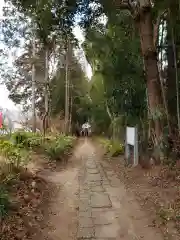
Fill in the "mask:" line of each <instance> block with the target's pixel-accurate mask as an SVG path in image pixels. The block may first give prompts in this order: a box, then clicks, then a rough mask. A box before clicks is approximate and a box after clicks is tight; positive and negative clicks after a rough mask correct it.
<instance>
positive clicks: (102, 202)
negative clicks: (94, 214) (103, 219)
mask: <svg viewBox="0 0 180 240" xmlns="http://www.w3.org/2000/svg"><path fill="white" fill-rule="evenodd" d="M91 207H92V208H107V207H109V208H110V207H112V203H111V201H110V199H109V195H108V194H106V193H92V195H91Z"/></svg>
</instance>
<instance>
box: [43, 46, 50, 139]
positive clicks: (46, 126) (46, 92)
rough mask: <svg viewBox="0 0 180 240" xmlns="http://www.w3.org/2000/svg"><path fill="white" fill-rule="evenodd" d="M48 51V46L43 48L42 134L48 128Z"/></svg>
mask: <svg viewBox="0 0 180 240" xmlns="http://www.w3.org/2000/svg"><path fill="white" fill-rule="evenodd" d="M48 86H49V49H48V46H46V48H45V79H44V108H45V114H44V124H43V130H44V134H45V132H46V130H47V128H48V124H49V122H48V117H49V89H48Z"/></svg>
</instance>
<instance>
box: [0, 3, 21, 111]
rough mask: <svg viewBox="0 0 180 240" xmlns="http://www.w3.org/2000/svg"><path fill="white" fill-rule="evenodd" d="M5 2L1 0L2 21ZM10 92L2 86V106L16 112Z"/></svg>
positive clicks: (0, 91)
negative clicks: (9, 95) (9, 96)
mask: <svg viewBox="0 0 180 240" xmlns="http://www.w3.org/2000/svg"><path fill="white" fill-rule="evenodd" d="M3 4H4V0H0V21H1V17H2V7H3ZM8 94H9V93H8V90H7V89H6V87H5V86H4V85H0V106H1V107H3V108H7V109H9V110H16V109H17V107H16V106H15V104H14V103H13V102H12V101H11V100H10V99H9V98H8Z"/></svg>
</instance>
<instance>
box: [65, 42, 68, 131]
mask: <svg viewBox="0 0 180 240" xmlns="http://www.w3.org/2000/svg"><path fill="white" fill-rule="evenodd" d="M66 44H67V46H66V67H65V72H66V73H65V74H66V75H65V122H64V123H65V134H68V130H69V39H67V43H66Z"/></svg>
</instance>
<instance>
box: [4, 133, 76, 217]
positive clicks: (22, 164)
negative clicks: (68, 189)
mask: <svg viewBox="0 0 180 240" xmlns="http://www.w3.org/2000/svg"><path fill="white" fill-rule="evenodd" d="M74 143H75V138H74V137H71V136H65V135H57V136H46V137H43V136H42V135H40V134H34V133H27V132H22V131H21V132H16V133H13V134H12V135H11V136H10V137H9V139H8V138H6V137H4V138H3V137H2V138H0V183H1V185H0V220H1V219H2V218H3V217H4V216H5V215H6V214H7V211H8V206H9V202H10V201H9V196H8V191H7V186H8V184H9V183H10V182H12V180H14V179H16V180H18V177H19V175H20V172H21V171H23V169H24V170H25V169H26V166H27V164H28V162H29V161H30V160H31V157H30V156H31V151H34V152H36V153H39V151H40V153H41V154H44V155H47V156H48V157H49V159H50V160H62V159H63V158H64V157H65V156H66V155H68V154H69V153H70V152H71V149H72V148H73V146H74Z"/></svg>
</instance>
